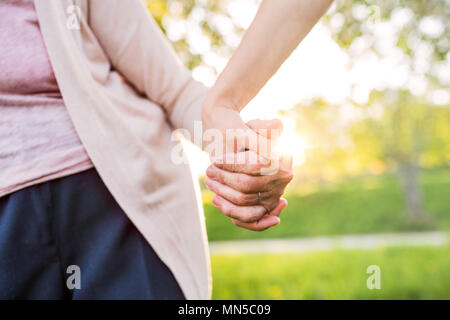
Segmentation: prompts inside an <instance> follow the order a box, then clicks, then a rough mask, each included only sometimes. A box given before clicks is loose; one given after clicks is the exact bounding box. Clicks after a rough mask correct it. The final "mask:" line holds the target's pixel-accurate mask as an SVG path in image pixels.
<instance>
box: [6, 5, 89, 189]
mask: <svg viewBox="0 0 450 320" xmlns="http://www.w3.org/2000/svg"><path fill="white" fill-rule="evenodd" d="M92 167H93V165H92V162H91V161H90V159H89V156H88V155H87V154H86V151H85V149H84V147H83V145H82V144H81V142H80V140H79V138H78V136H77V134H76V132H75V129H74V127H73V124H72V121H71V119H70V117H69V115H68V113H67V110H66V107H65V106H64V102H63V99H62V97H61V93H60V92H59V88H58V84H57V83H56V78H55V75H54V74H53V70H52V67H51V65H50V61H49V58H48V54H47V51H46V48H45V44H44V41H43V38H42V35H41V32H40V29H39V23H38V19H37V15H36V12H35V9H34V1H33V0H1V1H0V197H1V196H4V195H6V194H9V193H11V192H14V191H17V190H19V189H22V188H24V187H26V186H30V185H34V184H37V183H41V182H44V181H48V180H52V179H55V178H60V177H63V176H67V175H70V174H74V173H77V172H81V171H84V170H87V169H90V168H92Z"/></svg>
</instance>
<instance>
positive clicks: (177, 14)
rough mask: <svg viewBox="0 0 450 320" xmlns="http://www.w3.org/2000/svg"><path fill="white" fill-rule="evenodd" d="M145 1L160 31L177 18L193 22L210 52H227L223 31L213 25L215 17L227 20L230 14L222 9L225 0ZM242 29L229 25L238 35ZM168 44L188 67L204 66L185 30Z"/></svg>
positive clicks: (229, 49)
mask: <svg viewBox="0 0 450 320" xmlns="http://www.w3.org/2000/svg"><path fill="white" fill-rule="evenodd" d="M146 2H147V7H148V9H149V11H150V12H151V14H152V15H153V17H154V18H155V20H156V22H157V23H158V24H159V25H160V27H161V29H162V30H163V32H166V31H167V27H168V23H170V22H172V23H173V21H177V20H184V21H188V22H189V21H193V23H195V24H196V25H198V26H199V27H200V29H201V30H202V33H203V35H205V36H206V37H208V38H209V40H210V43H211V50H212V51H214V52H218V53H221V54H222V55H226V56H230V55H231V53H232V50H233V48H232V47H230V46H229V45H228V44H227V42H226V41H225V36H226V34H224V33H223V32H221V30H220V28H219V27H218V25H217V21H218V19H217V18H218V17H219V16H220V17H221V18H224V19H228V20H229V21H230V16H229V14H228V13H227V11H226V5H227V3H228V1H227V0H220V1H200V0H147V1H146ZM167 21H169V22H167ZM232 25H233V24H232ZM186 31H188V30H186ZM242 31H243V30H242V29H241V28H239V27H238V26H235V25H233V30H232V32H233V33H237V34H239V33H241V32H242ZM172 44H173V46H174V48H175V50H176V51H177V52H178V54H179V56H180V57H181V59H182V60H183V62H184V64H185V65H186V67H188V68H189V69H194V68H195V67H197V66H200V65H205V63H204V61H203V57H202V54H199V53H197V52H195V50H192V48H191V45H190V44H189V41H188V34H187V32H186V33H185V34H184V35H182V36H181V38H180V39H177V40H175V41H172Z"/></svg>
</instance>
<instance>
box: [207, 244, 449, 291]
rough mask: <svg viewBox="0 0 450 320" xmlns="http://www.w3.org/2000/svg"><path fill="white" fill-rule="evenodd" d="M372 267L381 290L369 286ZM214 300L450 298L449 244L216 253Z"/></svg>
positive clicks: (213, 261)
mask: <svg viewBox="0 0 450 320" xmlns="http://www.w3.org/2000/svg"><path fill="white" fill-rule="evenodd" d="M369 265H378V266H379V267H380V269H381V289H380V290H369V289H367V287H366V281H367V278H368V276H369V275H368V274H366V269H367V267H368V266H369ZM212 268H213V299H450V246H449V247H397V248H386V249H379V250H371V251H362V250H352V251H330V252H318V253H306V254H279V255H246V256H231V255H219V256H213V257H212Z"/></svg>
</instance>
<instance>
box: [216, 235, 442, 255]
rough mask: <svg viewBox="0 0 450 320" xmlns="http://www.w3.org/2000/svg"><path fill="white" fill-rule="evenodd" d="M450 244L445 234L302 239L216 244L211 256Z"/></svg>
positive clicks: (223, 242)
mask: <svg viewBox="0 0 450 320" xmlns="http://www.w3.org/2000/svg"><path fill="white" fill-rule="evenodd" d="M448 243H449V235H448V234H447V233H445V232H438V231H436V232H412V233H388V234H370V235H346V236H337V237H315V238H298V239H272V240H262V239H260V240H242V241H212V242H210V244H209V246H210V249H211V254H243V253H289V252H292V253H295V252H310V251H327V250H332V249H377V248H382V247H393V246H424V245H428V246H443V245H446V244H448Z"/></svg>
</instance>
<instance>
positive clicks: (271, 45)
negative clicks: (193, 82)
mask: <svg viewBox="0 0 450 320" xmlns="http://www.w3.org/2000/svg"><path fill="white" fill-rule="evenodd" d="M331 2H332V0H264V1H263V2H262V4H261V7H260V9H259V11H258V13H257V15H256V17H255V19H254V21H253V23H252V24H251V26H250V27H249V29H248V30H247V32H246V34H245V36H244V38H243V40H242V42H241V44H240V46H239V47H238V49H237V50H236V52H235V53H234V55H233V57H232V58H231V60H230V62H229V63H228V65H227V66H226V68H225V69H224V71H223V72H222V73H221V74H220V76H219V78H218V79H217V81H216V83H215V84H214V86H213V88H212V89H211V91H210V94H209V96H208V98H207V100H208V101H211V102H212V103H213V104H215V105H216V106H217V104H219V105H221V106H224V107H231V108H233V109H235V110H236V111H240V110H241V109H243V108H244V107H245V106H246V105H247V103H248V102H249V101H250V100H251V99H252V98H253V97H254V96H255V95H256V94H257V93H258V92H259V90H261V88H262V87H263V86H264V85H265V83H266V82H267V81H268V80H269V79H270V77H272V75H273V74H274V73H275V72H276V70H278V68H279V67H280V65H281V64H282V63H283V62H284V61H285V60H286V58H287V57H288V56H289V55H290V54H291V52H292V51H293V50H294V49H295V47H296V46H297V45H298V44H299V43H300V41H302V40H303V38H304V37H305V36H306V35H307V34H308V32H309V31H310V30H311V28H312V27H313V26H314V25H315V24H316V22H317V21H318V20H319V19H320V17H321V16H322V15H323V14H324V13H325V11H326V10H327V8H328V7H329V5H330V4H331Z"/></svg>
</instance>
